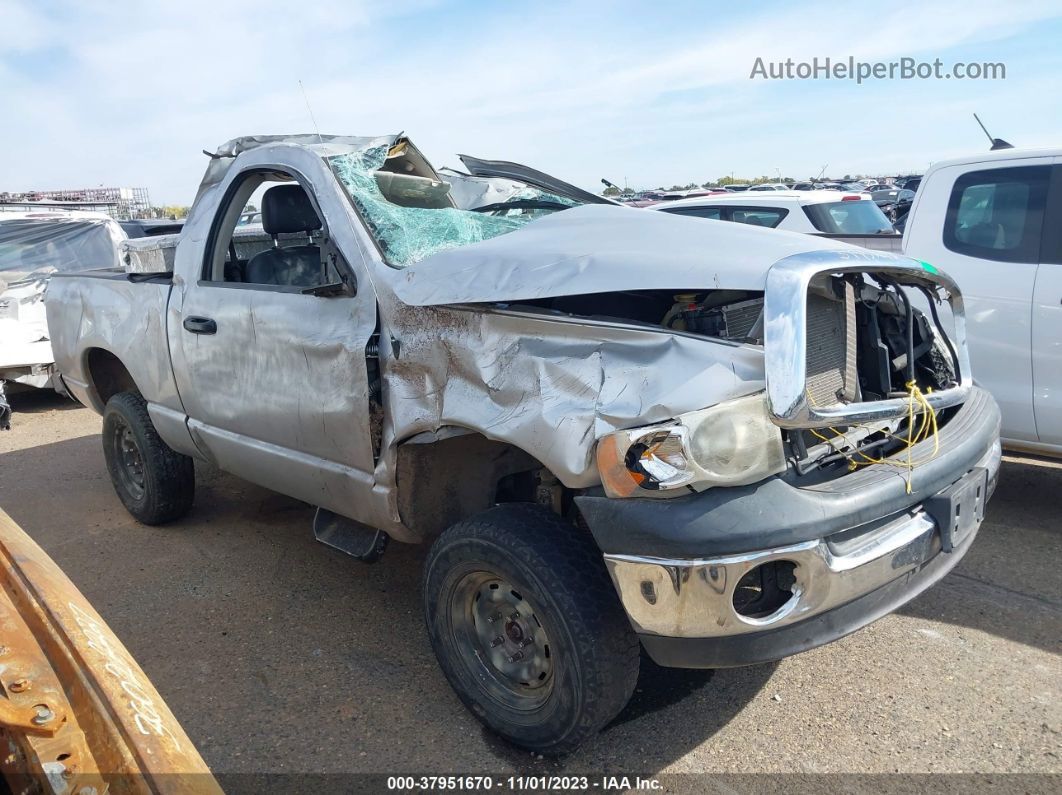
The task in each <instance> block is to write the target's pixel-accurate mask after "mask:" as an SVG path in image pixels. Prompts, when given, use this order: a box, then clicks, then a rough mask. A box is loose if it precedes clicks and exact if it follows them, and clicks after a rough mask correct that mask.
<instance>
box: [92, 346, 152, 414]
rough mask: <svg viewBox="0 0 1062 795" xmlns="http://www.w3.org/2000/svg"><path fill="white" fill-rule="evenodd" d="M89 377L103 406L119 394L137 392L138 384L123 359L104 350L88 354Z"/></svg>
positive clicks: (96, 349) (100, 349) (95, 349)
mask: <svg viewBox="0 0 1062 795" xmlns="http://www.w3.org/2000/svg"><path fill="white" fill-rule="evenodd" d="M87 369H88V376H89V382H90V383H91V384H92V388H93V390H94V391H95V392H96V395H97V396H98V397H99V399H100V403H101V404H102V405H104V406H105V405H107V401H108V400H110V399H111V398H112V397H114V396H115V395H117V394H118V393H119V392H136V393H137V394H140V390H139V389H137V386H136V382H135V381H134V380H133V376H131V375H130V374H129V371H128V370H127V369H126V367H125V365H124V364H122V361H121V359H119V358H118V357H117V356H115V355H114V354H113V353H111V352H110V351H105V350H103V348H93V349H92V350H90V351H89V352H88V367H87Z"/></svg>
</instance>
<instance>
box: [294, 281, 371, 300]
mask: <svg viewBox="0 0 1062 795" xmlns="http://www.w3.org/2000/svg"><path fill="white" fill-rule="evenodd" d="M301 292H302V294H303V295H316V296H318V297H319V298H333V297H335V296H337V295H347V296H353V295H357V294H358V293H357V290H356V289H354V287H352V286H351V285H349V284H347V283H346V282H345V281H342V282H332V283H331V284H315V285H314V286H313V287H306V288H303V290H302V291H301Z"/></svg>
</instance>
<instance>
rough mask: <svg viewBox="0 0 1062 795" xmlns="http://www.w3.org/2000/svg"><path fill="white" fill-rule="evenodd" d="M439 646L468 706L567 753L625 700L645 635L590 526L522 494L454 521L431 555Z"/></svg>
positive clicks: (429, 615)
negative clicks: (522, 499)
mask: <svg viewBox="0 0 1062 795" xmlns="http://www.w3.org/2000/svg"><path fill="white" fill-rule="evenodd" d="M424 609H425V619H426V621H427V625H428V633H429V635H430V636H431V642H432V646H433V647H434V649H435V654H436V656H437V657H438V659H439V664H440V665H441V666H442V669H443V672H444V673H445V674H446V677H447V679H449V681H450V684H451V686H452V687H453V688H454V690H455V691H456V692H457V695H458V696H459V697H460V698H461V700H462V701H463V702H464V703H465V706H467V707H468V708H469V710H471V711H472V713H473V714H474V715H475V716H476V717H477V718H478V719H479V720H480V721H482V722H483V723H484V724H486V725H487V726H488V727H490V728H491V729H493V730H494V731H496V732H498V733H499V734H501V735H502V736H504V737H506V738H507V739H509V740H511V741H512V742H514V743H516V744H517V745H521V746H523V747H525V748H529V749H532V750H534V751H538V752H541V753H544V754H550V755H561V754H566V753H570V752H571V751H573V750H575V749H576V748H577V747H578V746H579V745H580V744H582V743H583V742H584V741H585V740H587V739H588V738H589V737H591V736H592V735H594V734H596V733H597V732H598V731H600V730H601V729H602V728H603V727H604V726H605V724H607V723H608V722H609V721H610V720H612V718H614V717H615V716H616V715H617V714H618V713H619V711H620V710H621V709H623V707H624V705H626V703H627V701H628V699H629V698H630V696H631V693H632V692H634V686H635V683H636V682H637V679H638V661H639V644H638V639H637V637H636V636H635V634H634V632H633V631H632V630H631V626H630V622H629V621H628V620H627V617H626V615H625V614H624V612H623V608H622V607H621V605H620V603H619V599H618V598H617V596H616V591H615V588H614V587H613V585H612V581H611V579H610V578H609V576H608V572H607V571H606V570H605V565H604V562H603V560H602V558H601V552H600V550H599V549H598V548H597V546H596V545H595V544H594V542H593V540H592V539H591V538H590V537H589V536H588V535H587V534H586V533H585V532H583V531H581V530H579V529H578V528H577V527H575V526H574V525H572V524H569V523H567V522H565V521H563V520H562V519H560V518H559V517H557V516H556V515H555V514H552V513H550V512H549V511H547V510H545V509H543V508H541V507H539V506H537V505H531V504H526V503H513V504H508V505H500V506H497V507H495V508H492V509H491V510H489V511H486V512H484V513H482V514H480V515H478V516H476V517H473V518H471V519H468V520H465V521H462V522H458V523H457V524H455V525H454V526H453V527H451V528H450V529H448V530H447V531H446V532H445V533H443V534H442V535H441V536H440V537H439V538H438V540H436V542H435V543H434V544H433V545H432V548H431V551H430V552H429V553H428V559H427V561H426V562H425V571H424Z"/></svg>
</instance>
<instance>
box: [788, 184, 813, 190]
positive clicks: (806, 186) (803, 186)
mask: <svg viewBox="0 0 1062 795" xmlns="http://www.w3.org/2000/svg"><path fill="white" fill-rule="evenodd" d="M791 190H815V183H814V182H794V183H793V186H792V188H791Z"/></svg>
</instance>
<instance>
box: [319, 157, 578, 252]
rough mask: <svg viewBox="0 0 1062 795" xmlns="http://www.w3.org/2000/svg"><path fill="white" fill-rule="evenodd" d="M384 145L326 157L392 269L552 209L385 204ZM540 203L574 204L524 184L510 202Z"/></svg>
mask: <svg viewBox="0 0 1062 795" xmlns="http://www.w3.org/2000/svg"><path fill="white" fill-rule="evenodd" d="M387 154H388V147H387V146H386V145H380V146H375V147H372V148H369V149H365V150H362V151H360V152H353V153H349V154H342V155H336V156H334V157H330V158H328V162H329V164H330V165H331V167H332V171H333V173H334V174H335V175H336V178H337V179H338V180H339V182H340V184H341V185H342V186H343V188H344V189H345V190H346V191H347V193H348V194H349V195H350V197H351V199H352V200H353V202H354V204H355V206H356V207H357V208H358V210H359V211H360V213H361V216H362V218H363V219H364V220H365V222H366V224H368V226H369V229H370V231H371V232H372V234H373V236H374V237H375V238H376V241H377V242H378V243H379V245H380V248H381V249H382V251H383V255H384V259H386V260H387V262H389V263H390V264H392V265H397V266H400V267H405V266H407V265H413V264H414V263H417V262H420V261H421V260H423V259H425V258H426V257H429V256H431V255H432V254H435V253H437V252H440V251H445V250H446V249H451V248H457V247H459V246H466V245H468V244H470V243H478V242H480V241H482V240H489V239H490V238H492V237H497V236H498V235H504V234H506V233H507V232H512V231H514V230H516V229H519V228H520V227H522V226H525V225H526V224H528V223H531V222H532V221H534V220H536V219H538V218H541V217H542V216H543V215H547V214H549V213H550V212H554V210H550V209H543V208H527V207H524V208H514V209H512V210H505V209H501V210H497V211H494V212H474V211H472V210H462V209H458V208H456V207H439V208H428V207H405V206H400V205H398V204H395V203H393V202H391V201H389V200H388V199H387V198H386V197H385V196H384V194H383V192H382V191H381V189H380V185H379V184H378V182H377V177H376V172H378V171H380V170H381V169H382V168H383V166H384V163H385V161H386V160H387ZM519 200H524V201H528V200H530V201H543V202H552V203H556V204H562V205H565V206H568V207H571V206H575V205H576V204H577V202H574V201H572V200H571V199H568V198H566V197H562V196H555V195H553V194H549V193H546V192H545V191H541V190H538V189H537V188H533V187H530V186H527V187H525V188H523V189H521V190H519V191H517V192H516V193H515V194H513V195H512V196H511V197H510V198H509V199H508V200H507V203H508V202H515V201H519Z"/></svg>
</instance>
